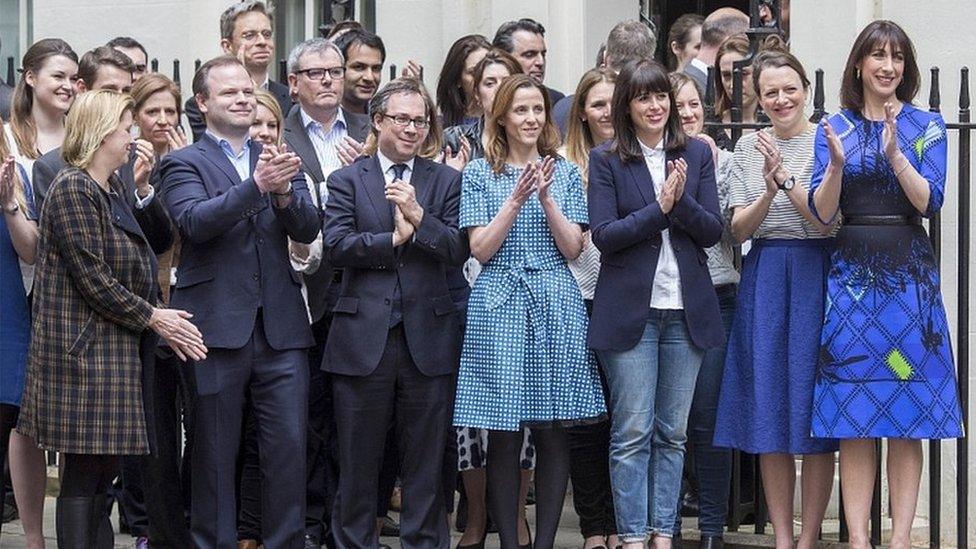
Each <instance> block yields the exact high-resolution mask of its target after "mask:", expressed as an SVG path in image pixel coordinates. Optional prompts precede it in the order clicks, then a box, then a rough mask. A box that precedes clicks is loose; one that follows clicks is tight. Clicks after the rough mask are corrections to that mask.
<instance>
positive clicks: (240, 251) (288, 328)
mask: <svg viewBox="0 0 976 549" xmlns="http://www.w3.org/2000/svg"><path fill="white" fill-rule="evenodd" d="M260 151H261V145H259V144H257V143H252V144H251V171H252V172H253V170H254V165H255V164H256V163H257V159H258V155H259V154H260ZM160 170H161V172H162V188H163V197H164V201H165V204H166V207H167V209H168V210H169V213H170V217H172V219H173V222H174V223H175V224H176V227H177V228H178V229H179V231H180V234H181V236H182V248H181V250H180V264H179V267H178V270H177V272H176V286H175V289H174V290H173V294H172V296H171V297H170V306H172V307H173V308H176V309H184V310H187V311H189V312H191V313H193V319H192V322H193V323H194V324H195V325H196V326H197V327H198V328H199V329H200V332H202V333H203V340H204V343H205V344H206V345H207V346H208V347H211V348H217V349H239V348H241V347H243V346H244V345H245V344H246V343H247V342H248V340H249V339H250V338H251V334H252V332H253V331H254V321H255V317H256V315H257V311H258V309H259V308H261V309H262V310H263V318H264V331H265V336H266V338H267V340H268V343H269V344H270V345H271V347H272V348H274V349H276V350H279V351H280V350H287V349H301V348H305V347H310V346H311V345H312V344H313V341H312V333H311V329H310V328H309V324H308V316H307V313H306V309H305V302H304V301H303V300H302V294H301V278H300V277H299V275H298V273H296V272H295V271H294V270H292V268H291V265H290V263H289V261H288V241H287V237H289V236H290V237H291V238H292V239H293V240H296V241H298V242H306V243H307V242H311V241H312V240H314V239H315V237H316V235H317V234H318V232H319V228H320V224H319V216H318V212H317V211H316V209H315V207H314V206H313V205H312V200H311V197H310V196H309V194H308V187H307V186H306V185H305V177H304V175H302V173H301V172H299V173H298V174H297V175H296V176H295V178H294V179H293V180H292V182H291V184H292V189H293V190H294V195H293V196H292V201H291V203H290V204H289V205H288V206H287V207H286V208H282V209H279V208H276V207H274V206H273V205H272V204H271V198H270V197H269V196H268V195H266V194H262V193H261V191H260V190H258V187H257V185H256V184H255V183H254V179H252V178H250V177H249V178H247V179H245V180H244V181H241V179H240V177H239V176H238V175H237V171H236V170H235V169H234V167H233V165H231V163H230V161H229V160H228V159H227V157H226V156H225V155H224V153H223V151H221V150H220V147H219V145H217V143H216V142H215V141H214V140H213V139H211V138H210V137H204V138H203V139H201V140H200V141H198V142H196V143H194V144H192V145H190V146H188V147H186V148H184V149H181V150H178V151H174V152H172V153H170V154H168V155H166V157H164V158H163V161H162V164H161V166H160ZM201 370H206V371H201ZM212 370H213V368H206V369H203V368H197V384H198V386H199V387H198V388H199V390H200V392H201V394H207V392H205V391H207V390H208V387H209V388H210V389H212V388H213V386H214V385H212V384H215V383H216V377H215V375H216V374H215V373H214V372H213V371H212ZM201 376H202V377H201ZM208 384H211V385H208Z"/></svg>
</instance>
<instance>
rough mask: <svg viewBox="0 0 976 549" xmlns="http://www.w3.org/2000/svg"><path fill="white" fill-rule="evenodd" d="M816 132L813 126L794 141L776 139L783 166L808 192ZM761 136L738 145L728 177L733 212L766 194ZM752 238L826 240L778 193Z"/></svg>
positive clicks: (743, 139)
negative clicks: (759, 144)
mask: <svg viewBox="0 0 976 549" xmlns="http://www.w3.org/2000/svg"><path fill="white" fill-rule="evenodd" d="M762 131H771V130H762ZM816 131H817V126H816V124H810V127H809V128H807V130H806V131H804V132H803V133H801V134H800V135H797V136H795V137H792V138H790V139H780V138H778V137H775V136H773V140H774V141H775V142H776V146H777V147H779V151H780V154H781V155H782V157H783V166H784V167H785V168H786V170H787V171H788V172H789V173H790V174H792V175H793V176H794V177H796V185H797V186H798V187H800V188H802V189H803V190H804V191H806V190H807V189H808V188H809V187H810V177H811V175H812V174H813V138H814V135H816ZM758 136H759V134H758V133H750V134H746V135H743V136H742V137H741V138H740V139H739V142H738V143H736V145H735V154H734V155H733V156H732V165H731V167H730V169H729V176H728V177H729V193H730V194H729V207H730V208H736V207H742V206H748V205H750V204H752V203H753V202H755V201H756V200H757V199H758V198H759V197H760V196H762V194H763V193H764V192H766V182H765V181H764V180H763V156H762V154H761V153H760V152H759V151H758V150H756V141H757V140H758V138H759V137H758ZM804 195H805V193H804ZM752 238H788V239H806V238H823V235H822V234H820V232H819V231H817V229H816V228H815V227H814V226H813V225H811V224H810V222H809V221H807V220H806V219H804V218H803V216H802V215H800V212H798V211H796V208H794V207H793V204H792V203H791V202H790V199H789V197H787V196H786V193H784V192H778V193H776V196H775V197H774V198H773V203H772V204H771V205H770V206H769V213H768V214H766V218H765V219H763V222H762V223H760V225H759V227H758V228H757V229H756V232H755V233H753V235H752Z"/></svg>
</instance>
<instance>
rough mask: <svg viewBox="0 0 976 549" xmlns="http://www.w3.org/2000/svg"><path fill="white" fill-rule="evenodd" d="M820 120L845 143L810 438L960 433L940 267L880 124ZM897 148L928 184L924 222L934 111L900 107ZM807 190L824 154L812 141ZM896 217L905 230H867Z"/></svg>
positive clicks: (941, 144)
mask: <svg viewBox="0 0 976 549" xmlns="http://www.w3.org/2000/svg"><path fill="white" fill-rule="evenodd" d="M830 124H831V126H832V127H833V129H834V131H835V132H837V135H838V136H839V137H840V139H841V140H842V142H843V144H844V150H845V153H846V163H845V166H844V174H843V184H842V190H841V196H840V212H841V214H842V215H843V217H844V225H843V226H842V228H841V230H840V232H839V233H838V235H837V239H836V244H835V248H834V249H833V250H832V252H831V257H830V269H829V271H828V276H827V298H826V304H825V311H824V325H823V331H822V334H821V347H820V358H819V364H818V368H817V379H816V383H815V387H814V410H813V419H812V432H813V435H814V436H818V437H835V438H877V437H890V438H907V439H923V438H929V439H941V438H954V437H959V436H962V434H963V433H962V421H961V417H962V416H961V410H960V406H959V397H958V394H957V391H956V377H955V371H954V366H953V359H952V349H951V347H950V341H949V327H948V324H947V322H946V314H945V309H944V307H943V305H942V294H941V290H940V288H939V268H938V265H937V264H936V262H935V257H934V254H933V251H932V246H931V243H930V242H929V238H928V235H927V234H926V232H925V229H924V228H923V227H922V226H921V225H920V224H918V223H916V222H915V221H916V220H915V218H917V217H918V216H919V212H918V211H917V210H916V209H915V208H914V206H912V204H911V203H910V202H909V200H908V198H907V196H906V195H905V193H904V191H903V190H902V188H901V185H900V184H899V183H898V180H897V179H896V177H895V174H894V172H893V171H892V169H891V166H890V165H889V163H888V161H887V159H886V158H885V156H884V152H883V145H882V130H883V128H884V123H883V122H874V121H870V120H866V119H865V118H863V117H862V116H861V115H860V114H859V113H856V112H852V111H849V110H843V111H841V112H839V113H837V114H835V115H833V116H831V117H830ZM897 125H898V144H899V147H900V149H901V151H902V152H903V153H904V154H905V156H906V157H907V158H908V159H909V161H910V162H911V163H912V166H913V167H914V168H915V169H916V170H917V171H918V173H919V174H921V175H922V176H923V177H924V178H925V179H926V180H927V181H928V183H929V190H930V196H929V203H928V207H927V208H926V211H925V215H926V216H930V215H932V214H934V213H936V212H937V211H938V210H939V208H941V207H942V199H943V193H944V190H945V179H946V149H947V146H946V130H945V123H944V122H943V121H942V118H941V117H940V116H939V115H938V114H934V113H929V112H926V111H922V110H919V109H917V108H915V107H913V106H911V105H908V104H906V105H904V106H903V107H902V110H901V112H900V113H899V114H898V116H897ZM814 148H815V156H816V158H815V162H814V175H813V178H812V180H811V182H810V183H811V184H810V207H811V208H814V205H813V193H814V191H815V190H816V189H817V187H818V186H819V185H820V183H821V182H822V181H823V176H824V170H825V169H826V167H827V164H828V163H829V152H828V149H827V142H826V138H825V137H824V135H823V130H822V129H818V133H817V136H816V141H815V146H814ZM864 216H886V219H888V220H890V219H892V218H894V217H895V216H903V218H902V219H905V220H906V221H904V222H898V223H897V224H890V225H889V224H878V222H877V219H878V218H876V217H875V218H868V220H867V221H859V218H860V219H861V220H864V219H865V217H864Z"/></svg>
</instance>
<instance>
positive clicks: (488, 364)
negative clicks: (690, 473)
mask: <svg viewBox="0 0 976 549" xmlns="http://www.w3.org/2000/svg"><path fill="white" fill-rule="evenodd" d="M550 109H551V106H550V104H549V99H548V95H547V94H546V93H545V89H544V88H543V87H542V86H540V85H539V84H537V83H535V82H534V81H533V80H532V79H531V78H529V77H528V76H525V75H514V76H511V77H509V78H507V79H505V81H504V82H503V83H502V84H501V86H500V87H499V89H498V92H497V94H496V95H495V101H494V103H493V105H492V108H491V112H490V114H489V115H488V117H487V119H486V124H485V143H486V146H485V158H483V159H479V160H475V161H473V162H471V163H470V164H468V166H467V167H466V168H465V169H464V174H463V176H462V179H461V214H460V222H459V225H460V226H461V228H466V229H467V231H468V236H469V238H470V241H471V252H472V254H473V255H474V256H475V258H476V259H478V261H480V262H481V264H482V265H483V270H482V272H481V274H480V275H479V276H478V279H477V280H476V281H475V285H474V288H473V289H472V291H471V298H470V301H469V302H468V325H467V329H466V332H465V338H464V347H463V349H462V351H461V368H460V371H459V374H458V387H457V399H456V405H455V412H454V424H455V425H457V426H466V427H480V428H483V429H488V430H489V444H488V446H489V447H490V448H491V459H489V460H488V466H487V476H488V484H489V486H491V490H489V498H488V500H489V501H488V503H489V509H490V510H491V513H492V517H494V519H495V522H496V524H497V525H498V533H499V538H500V540H501V546H502V547H503V548H505V549H509V548H514V547H517V546H518V535H517V515H518V510H517V505H516V502H517V501H518V495H519V494H518V491H519V477H520V474H519V450H520V448H521V446H522V433H521V430H522V428H523V427H526V426H531V427H533V430H532V432H533V437H534V439H535V443H536V448H537V450H538V456H537V461H536V524H537V527H536V528H537V532H536V545H535V546H536V547H542V548H547V547H552V545H553V542H554V540H555V534H556V528H557V527H558V524H559V516H560V514H561V511H562V505H563V499H564V497H565V492H566V484H567V480H568V477H569V451H568V445H567V439H566V433H565V430H564V429H563V426H564V425H567V424H573V423H579V422H581V421H587V420H591V419H595V418H600V417H602V416H604V415H605V413H606V406H605V405H604V402H603V390H602V388H601V386H600V379H599V374H598V372H597V370H596V365H595V363H594V362H592V361H591V360H590V357H589V353H588V351H587V348H586V327H587V319H586V310H585V308H584V306H583V298H582V296H581V295H580V291H579V288H578V287H577V285H576V282H575V281H574V279H573V275H572V274H571V273H570V271H569V267H567V265H566V261H567V259H573V258H575V257H577V256H578V255H579V253H580V250H581V249H582V245H583V230H584V229H585V227H586V225H587V216H586V202H585V199H584V196H583V186H582V181H581V178H580V174H579V171H578V170H577V169H576V167H575V166H573V165H572V164H570V163H568V162H566V161H565V160H563V159H555V158H554V156H555V151H556V147H557V146H558V145H559V133H558V131H557V130H556V128H555V125H554V124H553V123H552V121H551V118H550V116H549V114H550Z"/></svg>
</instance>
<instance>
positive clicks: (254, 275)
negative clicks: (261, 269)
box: [251, 273, 261, 280]
mask: <svg viewBox="0 0 976 549" xmlns="http://www.w3.org/2000/svg"><path fill="white" fill-rule="evenodd" d="M251 278H253V279H254V280H257V279H259V278H261V277H260V276H258V273H254V274H252V275H251Z"/></svg>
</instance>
